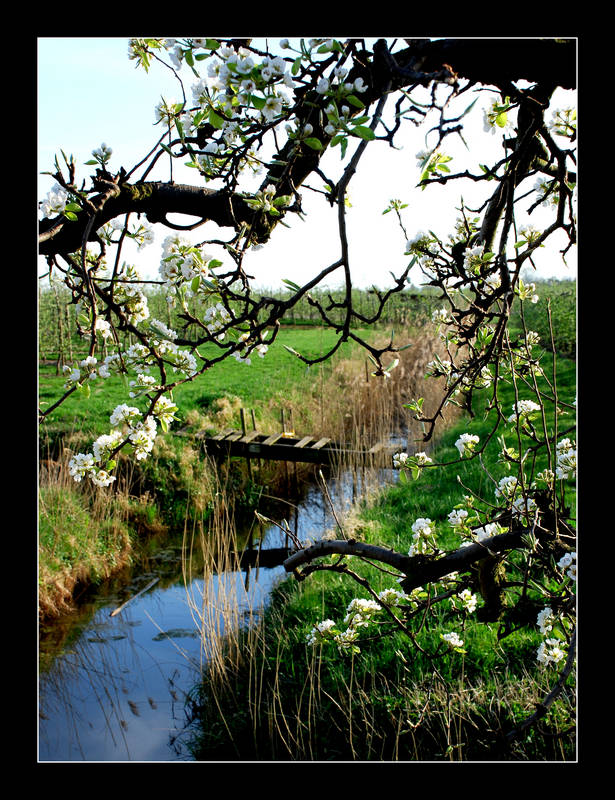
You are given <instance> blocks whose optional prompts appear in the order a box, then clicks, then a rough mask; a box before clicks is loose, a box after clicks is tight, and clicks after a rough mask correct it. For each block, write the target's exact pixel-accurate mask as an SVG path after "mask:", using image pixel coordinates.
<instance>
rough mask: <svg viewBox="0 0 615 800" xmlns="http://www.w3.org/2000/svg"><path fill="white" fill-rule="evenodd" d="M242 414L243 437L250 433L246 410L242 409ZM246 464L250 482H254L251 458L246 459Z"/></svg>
mask: <svg viewBox="0 0 615 800" xmlns="http://www.w3.org/2000/svg"><path fill="white" fill-rule="evenodd" d="M240 414H241V430H242V433H243V435H244V436H245V435H246V433H247V432H248V431H247V428H246V412H245V409H243V408H241V409H240ZM246 463H247V465H248V477H249V478H250V482H253V479H252V463H251V461H250V458H249V457H247V458H246Z"/></svg>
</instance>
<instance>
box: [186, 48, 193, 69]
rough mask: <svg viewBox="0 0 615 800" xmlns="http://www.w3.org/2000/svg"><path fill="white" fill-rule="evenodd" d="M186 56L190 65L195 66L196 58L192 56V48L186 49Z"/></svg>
mask: <svg viewBox="0 0 615 800" xmlns="http://www.w3.org/2000/svg"><path fill="white" fill-rule="evenodd" d="M184 58H185V59H186V64H188V66H189V67H194V58H193V57H192V50H184Z"/></svg>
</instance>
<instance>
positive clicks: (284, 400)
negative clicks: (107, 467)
mask: <svg viewBox="0 0 615 800" xmlns="http://www.w3.org/2000/svg"><path fill="white" fill-rule="evenodd" d="M370 335H372V336H378V335H379V334H378V333H377V332H372V333H371V334H370ZM414 335H415V332H412V331H410V332H409V333H408V337H409V338H412V337H414ZM399 336H400V338H401V336H402V334H399ZM416 338H418V336H417V337H416ZM333 342H334V334H333V333H332V332H331V331H329V330H325V329H323V328H315V327H311V328H302V327H296V328H286V329H284V330H282V331H281V332H280V335H279V337H278V340H277V341H276V342H275V344H274V345H273V346H272V347H271V349H270V351H269V353H268V354H267V357H266V358H264V359H259V358H254V359H253V362H252V364H251V365H249V366H248V365H245V364H240V363H238V362H236V361H235V360H233V359H229V360H227V361H225V362H223V363H221V364H219V365H217V366H216V368H215V369H212V370H211V372H209V373H206V374H205V375H203V376H200V377H199V378H198V379H196V380H195V381H193V382H190V383H186V384H184V385H182V386H180V387H178V388H177V389H176V391H175V393H174V397H175V400H176V403H177V405H178V406H179V408H180V414H179V416H180V419H179V421H178V423H176V424H175V425H174V426H173V430H171V431H169V432H168V433H161V434H160V435H159V436H158V438H157V440H156V444H155V446H154V450H153V452H152V454H151V456H150V458H148V459H147V460H145V461H144V462H140V463H138V464H137V463H135V462H134V461H132V460H129V459H127V458H124V457H122V456H120V459H119V461H118V467H117V475H118V480H117V481H116V482H115V484H113V485H112V486H111V487H108V488H107V489H104V490H98V491H92V490H91V489H90V488H89V487H88V486H87V485H86V482H83V483H82V484H76V483H75V482H74V481H73V480H72V478H71V477H70V475H69V474H68V461H69V459H70V457H71V456H72V455H73V454H74V453H77V452H87V450H89V448H90V447H91V443H92V441H93V439H94V438H96V437H97V436H98V435H100V434H102V433H106V432H108V430H109V415H110V413H111V412H112V410H113V408H114V407H115V405H117V404H119V403H122V402H126V399H127V387H126V386H125V385H124V383H123V382H122V380H121V379H120V378H118V377H111V378H109V379H107V380H106V381H105V383H104V385H103V383H102V381H101V382H100V383H98V384H95V385H93V386H92V391H91V394H90V397H89V398H88V399H84V398H82V397H77V396H71V397H70V398H68V400H67V401H66V402H65V403H64V404H62V406H60V407H59V408H58V409H57V410H56V412H55V413H54V414H53V415H52V416H51V417H50V419H49V421H48V422H46V423H45V424H44V426H43V427H42V428H41V436H40V456H41V461H40V467H41V469H40V504H39V507H40V513H39V528H40V548H39V562H40V576H39V598H40V600H39V602H40V607H41V613H42V614H43V615H53V614H58V613H61V612H63V611H65V610H66V609H67V608H68V607H69V606H70V602H71V596H72V594H73V591H74V588H75V587H76V586H79V585H81V584H82V583H83V582H87V581H88V580H89V581H99V580H102V579H104V578H105V577H107V576H108V575H109V574H111V573H113V571H114V570H116V569H119V568H120V567H121V566H122V565H123V564H125V563H127V562H128V561H129V560H130V559H131V558H132V554H133V550H134V548H135V547H137V546H138V545H139V542H140V540H143V539H146V538H147V537H148V536H149V534H150V533H151V532H158V531H159V530H160V529H161V528H163V527H165V526H166V527H168V528H181V527H183V525H184V523H185V522H186V520H187V519H188V520H189V519H198V520H199V521H200V522H201V523H204V524H207V520H208V519H209V518H210V517H211V515H212V514H213V513H214V511H215V507H216V504H217V503H218V502H219V501H220V497H221V496H222V495H223V496H225V497H227V498H232V505H233V507H234V508H236V509H239V508H241V507H243V508H244V509H251V508H253V507H254V506H255V504H256V503H257V502H258V500H259V498H260V497H261V496H262V495H264V494H265V495H269V496H275V495H276V494H278V493H285V481H286V469H285V465H284V464H282V463H279V462H269V463H267V462H260V464H259V462H254V461H253V462H252V465H251V466H252V470H251V473H248V470H247V469H246V464H245V462H243V461H241V460H238V459H237V460H235V459H234V460H232V461H230V462H227V463H226V464H218V465H214V464H213V463H212V462H211V461H209V460H208V459H207V458H205V457H204V454H203V451H202V447H201V445H200V443H199V441H198V440H197V439H195V436H194V434H196V433H197V432H199V431H208V432H213V431H219V430H221V429H223V428H227V427H234V428H236V429H240V428H241V409H242V408H243V409H245V410H247V411H250V410H253V411H254V418H255V423H256V426H257V427H258V429H259V430H261V431H263V432H267V433H273V432H275V431H278V430H280V425H281V419H280V415H281V411H282V410H284V411H285V412H286V420H287V421H290V420H292V423H293V425H294V428H295V430H296V431H297V432H298V433H301V434H307V433H315V434H318V435H325V436H330V437H331V438H335V439H338V440H348V441H353V442H354V443H355V444H357V445H365V444H366V445H368V446H370V445H371V444H373V443H374V442H375V441H378V439H379V438H381V437H382V436H385V435H388V434H389V433H390V431H391V430H393V429H394V428H395V425H396V424H399V423H400V421H402V417H401V415H402V412H403V409H402V404H403V402H405V400H407V399H408V396H409V394H408V393H410V392H415V391H416V389H417V386H416V381H415V379H414V378H413V376H414V375H422V374H423V372H424V367H425V364H426V362H427V361H428V360H429V359H430V358H431V357H432V356H433V353H434V352H435V350H436V349H437V347H438V343H437V342H436V341H435V340H434V339H433V338H431V337H429V336H426V335H425V334H424V333H422V334H421V341H420V344H418V345H417V347H416V348H410V349H408V350H406V351H404V353H403V360H402V363H401V364H400V366H399V367H398V369H397V370H395V371H394V372H393V377H392V379H391V380H389V381H386V382H384V381H382V380H379V379H375V378H373V377H372V376H371V375H370V374H369V370H367V371H366V359H365V354H364V352H363V351H360V350H359V349H358V348H356V347H354V348H353V347H351V346H350V345H349V344H346V345H344V346H343V347H342V348H340V351H339V354H337V355H336V356H335V357H334V358H333V359H332V360H330V361H327V362H325V363H324V364H321V365H318V366H316V367H311V368H306V365H305V364H304V363H303V362H301V361H300V360H299V359H297V358H296V356H293V355H291V354H290V353H289V352H288V351H287V350H286V349H285V347H284V345H288V346H290V347H292V348H293V349H295V350H297V351H299V352H301V353H304V354H306V355H311V356H317V355H319V354H320V353H322V352H324V350H325V349H326V348H328V347H330V345H331V344H332V343H333ZM55 373H56V369H55V366H54V365H53V364H43V365H42V366H41V371H40V382H39V388H40V398H41V402H42V403H52V402H54V400H55V399H57V397H58V396H59V394H61V387H62V383H63V379H62V377H61V376H57V375H56V374H55ZM247 418H248V424H249V425H250V426H251V424H252V419H251V415H250V414H248V417H247ZM180 434H181V435H180ZM308 471H311V467H309V466H308V465H297V480H298V482H299V484H300V483H301V482H302V480H303V479H304V478H305V477H306V475H307V473H308Z"/></svg>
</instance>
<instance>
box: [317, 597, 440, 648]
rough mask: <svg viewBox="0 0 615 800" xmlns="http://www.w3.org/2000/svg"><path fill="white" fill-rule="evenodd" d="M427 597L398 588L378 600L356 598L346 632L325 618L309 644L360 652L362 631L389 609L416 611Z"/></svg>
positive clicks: (353, 601)
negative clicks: (327, 644)
mask: <svg viewBox="0 0 615 800" xmlns="http://www.w3.org/2000/svg"><path fill="white" fill-rule="evenodd" d="M424 596H425V592H424V591H423V588H422V587H420V586H419V587H418V588H416V589H414V590H413V591H412V592H411V593H410V594H406V593H405V592H403V591H400V590H399V589H395V588H387V589H383V590H382V591H381V592H379V594H378V600H372V599H366V598H362V597H355V598H353V599H352V600H351V601H350V603H349V604H348V606H347V608H346V616H345V617H344V620H343V622H344V625H346V629H345V630H340V627H338V626H337V625H336V623H335V622H334V621H333V620H332V619H325V620H323V621H322V622H319V623H317V624H316V625H314V626H313V628H312V630H311V631H310V633H309V634H308V636H307V638H306V641H307V643H308V644H309V645H316V644H323V643H326V642H333V643H335V644H336V645H337V646H338V649H339V650H340V651H342V652H343V651H350V652H353V653H358V652H360V650H359V647H358V646H357V645H356V641H357V639H358V637H359V634H360V631H361V629H363V628H366V627H368V626H369V625H370V624H371V623H373V622H376V621H378V618H379V617H380V616H381V615H382V614H383V612H384V610H385V607H386V608H389V609H391V610H392V609H395V608H398V607H400V606H405V607H408V608H415V607H416V604H417V602H418V601H419V600H420V599H422V598H423V597H424Z"/></svg>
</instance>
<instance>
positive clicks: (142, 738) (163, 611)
mask: <svg viewBox="0 0 615 800" xmlns="http://www.w3.org/2000/svg"><path fill="white" fill-rule="evenodd" d="M378 480H379V481H380V482H381V481H382V480H385V481H387V482H392V480H393V473H392V471H390V470H386V471H382V472H381V473H380V475H379V477H378ZM363 489H364V486H363V485H362V478H361V476H357V475H356V474H355V475H353V474H351V473H348V474H346V475H343V476H342V477H340V478H338V479H336V480H331V481H330V483H329V492H330V494H331V498H332V500H333V502H334V504H335V507H336V511H339V510H342V509H343V508H344V507H347V506H348V505H349V504H350V503H351V502H352V501H353V500H354V499H356V497H357V495H360V494H361V493H362V492H363ZM286 517H287V519H288V524H289V526H291V527H292V529H293V532H294V534H295V535H296V536H297V537H298V538H299V539H300V540H301V541H302V542H304V543H307V542H310V541H315V540H316V539H317V538H319V537H320V536H321V535H322V534H323V532H324V531H325V530H327V529H330V528H331V527H332V525H333V524H334V521H333V518H332V516H331V511H330V508H329V506H328V503H327V501H326V500H325V498H324V497H323V494H322V491H321V490H320V489H319V488H318V487H317V486H315V487H312V488H310V489H309V490H308V493H307V495H306V496H305V498H304V499H303V500H302V502H301V503H300V504H299V505H298V506H296V507H293V506H292V505H289V506H288V514H287V515H286ZM260 536H261V542H260V547H261V548H263V549H265V550H267V551H269V550H270V549H275V548H285V547H286V546H287V544H288V543H287V541H286V538H285V535H284V533H283V532H282V531H281V530H280V529H279V528H278V527H277V526H275V525H273V526H271V527H268V528H267V529H265V530H264V531H262V534H260ZM181 562H182V558H181V545H178V544H177V543H176V544H175V546H170V545H169V543H168V542H167V543H165V546H164V547H161V548H160V550H159V551H158V552H157V553H155V554H153V555H151V556H150V557H149V561H148V567H149V569H150V570H151V571H147V572H142V573H141V574H140V575H138V576H137V577H136V578H134V579H133V580H132V582H131V583H130V584H129V586H128V592H126V591H123V592H122V591H120V590H119V589H118V590H113V589H112V590H111V591H109V587H106V588H104V587H103V589H102V590H101V591H100V592H99V593H98V595H97V596H96V597H94V598H92V599H91V600H90V603H91V608H90V609H89V617H88V621H87V622H86V623H82V630H81V631H80V633H79V634H78V635H76V634H75V631H74V630H73V631H72V632H71V634H70V637H69V636H66V635H65V636H64V637H63V638H64V644H63V646H62V647H61V648H59V651H56V648H55V647H54V646H53V645H52V639H53V637H49V638H47V637H42V638H41V655H42V656H43V657H44V656H45V655H46V654H47V653H48V652H50V653H52V654H53V656H54V657H53V658H51V657H49V658H48V663H47V662H45V665H44V666H43V667H41V671H40V676H39V712H40V724H39V760H40V761H181V760H191V756H190V753H189V751H188V748H187V742H188V740H189V731H190V724H191V722H192V719H191V713H190V709H191V703H190V697H189V693H190V691H191V689H192V688H193V687H195V686H196V685H197V684H198V682H199V676H200V674H201V670H202V668H203V666H204V665H205V664H206V663H207V659H208V657H209V654H208V641H211V639H212V636H213V634H216V635H223V634H224V633H225V632H226V630H228V626H230V625H232V626H241V625H245V624H250V623H251V622H252V621H254V619H257V618H258V616H259V614H260V613H261V612H262V610H263V609H264V608H265V606H266V604H267V600H268V597H269V595H270V593H271V590H272V588H273V587H274V586H275V584H276V583H277V582H278V581H279V580H280V579H283V578H285V577H286V573H285V571H284V568H283V566H282V565H281V564H278V565H275V566H263V564H259V565H257V566H256V567H250V566H247V567H245V568H244V569H240V570H236V571H232V572H230V571H222V572H220V573H218V574H213V575H212V574H209V575H204V574H203V571H202V569H201V568H200V567H199V566H197V567H195V568H194V569H193V570H192V572H191V571H190V570H188V571H187V573H185V572H184V573H183V572H182V566H181ZM197 570H200V571H197ZM186 574H187V575H189V576H190V578H189V580H186V579H185V577H184V576H185V575H186ZM161 575H162V576H163V577H162V578H161V579H160V580H159V581H157V582H156V584H155V585H153V586H151V587H150V588H147V584H148V583H151V582H152V580H153V579H154V578H156V577H158V578H160V577H161ZM192 576H194V577H192ZM143 589H146V591H143V593H142V594H139V596H135V597H134V598H133V599H131V600H130V602H128V603H127V604H126V605H125V607H124V608H122V610H121V611H120V612H119V613H117V614H115V615H114V616H112V612H114V611H115V610H116V609H117V608H118V607H119V606H120V605H121V604H122V603H123V602H126V599H127V597H129V596H131V595H136V594H138V593H139V591H141V590H143ZM229 605H232V609H233V610H232V613H231V614H229ZM71 637H72V640H71ZM41 663H44V662H41Z"/></svg>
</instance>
